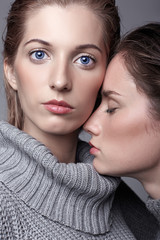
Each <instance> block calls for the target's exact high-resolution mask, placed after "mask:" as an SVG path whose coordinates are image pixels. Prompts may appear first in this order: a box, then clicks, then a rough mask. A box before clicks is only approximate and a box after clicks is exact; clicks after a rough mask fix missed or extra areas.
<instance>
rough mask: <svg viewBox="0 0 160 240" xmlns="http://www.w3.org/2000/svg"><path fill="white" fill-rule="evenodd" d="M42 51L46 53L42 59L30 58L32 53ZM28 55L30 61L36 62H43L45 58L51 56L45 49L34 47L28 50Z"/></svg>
mask: <svg viewBox="0 0 160 240" xmlns="http://www.w3.org/2000/svg"><path fill="white" fill-rule="evenodd" d="M38 51H39V52H44V54H46V56H47V58H45V59H44V58H43V59H34V58H32V54H34V53H36V52H38ZM28 55H29V58H30V59H31V61H33V62H36V63H41V62H44V61H46V60H49V59H50V58H51V57H50V54H49V53H48V51H47V50H46V49H43V48H35V49H32V50H30V51H29V53H28Z"/></svg>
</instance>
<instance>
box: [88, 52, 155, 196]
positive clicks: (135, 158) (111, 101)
mask: <svg viewBox="0 0 160 240" xmlns="http://www.w3.org/2000/svg"><path fill="white" fill-rule="evenodd" d="M149 109H150V102H149V99H148V98H147V96H146V95H145V94H144V93H142V92H140V91H139V90H137V87H136V85H135V83H134V80H133V77H132V76H131V75H130V74H129V72H128V71H127V69H126V67H125V64H124V61H123V59H122V57H121V55H120V54H118V55H116V56H115V57H114V58H113V60H112V61H111V62H110V64H109V67H108V68H107V72H106V77H105V80H104V84H103V89H102V103H101V105H100V106H99V108H98V109H97V110H96V112H95V113H94V114H93V115H92V116H91V118H90V119H89V120H88V122H87V123H86V124H85V130H86V131H88V132H89V133H90V134H91V136H92V138H91V142H90V143H91V145H92V148H91V154H93V155H94V156H95V158H94V163H93V164H94V167H95V168H96V170H97V171H98V172H99V173H101V174H105V175H113V176H129V177H134V178H136V179H138V180H139V181H141V183H142V184H143V186H144V187H145V189H146V191H147V192H148V193H149V195H150V196H152V197H153V198H160V193H159V184H160V177H159V172H160V148H159V143H160V124H159V121H156V120H154V119H153V117H152V116H151V113H150V112H149Z"/></svg>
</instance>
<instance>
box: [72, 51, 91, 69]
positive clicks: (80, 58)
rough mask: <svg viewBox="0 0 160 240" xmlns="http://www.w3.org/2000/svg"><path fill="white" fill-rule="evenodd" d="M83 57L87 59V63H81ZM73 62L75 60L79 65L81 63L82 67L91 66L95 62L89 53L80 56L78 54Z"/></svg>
mask: <svg viewBox="0 0 160 240" xmlns="http://www.w3.org/2000/svg"><path fill="white" fill-rule="evenodd" d="M83 58H84V60H86V59H88V63H87V64H85V63H82V61H83V60H82V59H83ZM78 60H79V61H80V62H78ZM75 62H77V63H78V64H79V65H82V67H84V68H92V67H93V66H94V64H95V63H96V59H95V58H94V57H93V56H91V55H85V54H84V55H82V56H80V57H79V58H78V59H77V60H76V61H75Z"/></svg>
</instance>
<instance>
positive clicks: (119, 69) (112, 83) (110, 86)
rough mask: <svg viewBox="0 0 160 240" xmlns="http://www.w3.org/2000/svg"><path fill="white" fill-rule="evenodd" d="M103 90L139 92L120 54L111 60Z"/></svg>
mask: <svg viewBox="0 0 160 240" xmlns="http://www.w3.org/2000/svg"><path fill="white" fill-rule="evenodd" d="M103 89H104V90H112V91H116V92H121V91H123V92H125V91H126V92H128V89H132V90H134V91H137V88H136V84H135V82H134V79H133V77H132V76H131V74H130V73H129V72H128V70H127V68H126V66H125V63H124V60H123V58H122V56H121V55H120V54H117V55H116V56H115V57H114V58H113V59H112V60H111V62H110V64H109V66H108V68H107V71H106V76H105V80H104V83H103Z"/></svg>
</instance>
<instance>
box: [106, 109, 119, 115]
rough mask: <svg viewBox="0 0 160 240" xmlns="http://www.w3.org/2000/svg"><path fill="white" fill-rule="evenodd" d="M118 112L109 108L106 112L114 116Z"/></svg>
mask: <svg viewBox="0 0 160 240" xmlns="http://www.w3.org/2000/svg"><path fill="white" fill-rule="evenodd" d="M116 110H117V108H108V109H107V110H106V112H107V113H108V114H113V113H114V112H115V111H116Z"/></svg>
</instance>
